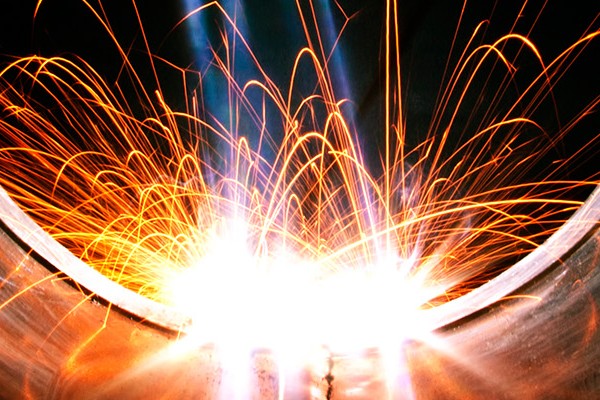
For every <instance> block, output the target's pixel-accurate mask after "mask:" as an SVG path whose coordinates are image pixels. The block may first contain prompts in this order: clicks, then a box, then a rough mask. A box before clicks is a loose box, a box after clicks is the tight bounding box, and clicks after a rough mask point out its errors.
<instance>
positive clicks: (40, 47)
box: [0, 0, 600, 169]
mask: <svg viewBox="0 0 600 400" xmlns="http://www.w3.org/2000/svg"><path fill="white" fill-rule="evenodd" d="M290 2H291V1H290ZM17 3H18V4H17ZM138 3H139V4H138V6H139V8H140V13H141V15H142V19H143V22H144V26H145V29H146V32H147V34H148V36H149V38H150V41H151V46H152V51H153V52H155V53H156V54H158V55H160V56H163V57H166V58H167V59H169V60H171V61H173V62H175V63H176V64H178V65H181V66H185V65H189V64H191V63H193V60H194V57H193V54H192V50H191V48H190V46H189V40H188V39H187V36H186V31H185V29H179V30H176V31H175V32H171V33H170V34H169V31H170V29H171V27H172V26H173V25H174V24H175V23H176V22H177V21H178V20H179V19H180V18H181V17H182V16H183V14H184V12H183V10H182V9H181V7H180V5H179V4H180V2H178V1H164V2H158V1H138ZM244 3H245V4H246V5H247V9H248V10H250V11H249V12H248V24H249V26H250V34H251V36H252V37H251V39H252V42H253V43H254V49H255V51H256V53H257V55H258V57H259V59H260V60H262V62H263V64H264V65H265V67H266V69H267V71H268V72H269V73H270V74H271V75H272V78H274V80H275V81H276V82H277V81H280V82H283V83H286V82H287V77H288V75H289V69H290V67H291V63H292V61H293V56H294V55H295V51H296V50H298V49H300V46H301V45H302V43H303V42H302V41H301V40H300V41H299V40H298V37H297V36H295V35H293V34H290V33H289V32H290V31H291V30H292V27H293V23H292V22H290V23H289V24H288V23H282V21H281V19H277V18H274V17H273V15H275V16H276V15H278V14H281V11H282V10H283V9H282V8H281V7H282V6H281V5H280V2H271V1H268V0H262V1H260V0H251V1H245V2H244ZM316 3H318V2H316ZM340 3H341V4H343V5H345V8H346V10H347V11H348V12H349V13H351V14H352V13H354V12H358V13H357V14H356V16H355V19H354V20H353V21H352V22H351V23H350V25H349V26H348V28H347V31H346V33H345V35H344V37H343V41H342V47H341V48H342V49H343V51H344V54H345V57H346V58H345V59H344V62H345V65H346V67H347V68H348V74H349V77H350V80H351V82H352V83H353V84H352V92H351V97H352V100H353V101H354V102H355V103H356V107H357V112H358V114H357V129H358V130H359V132H367V131H373V130H380V128H377V129H373V127H380V126H381V115H382V109H381V98H382V97H381V94H382V90H381V89H382V76H381V71H382V66H381V65H382V63H381V57H382V56H381V52H382V33H383V29H384V28H383V26H384V24H383V20H382V18H383V10H384V2H382V1H368V2H367V1H360V0H343V1H340ZM462 3H463V2H462V1H457V0H452V1H445V0H430V1H418V0H412V1H402V0H401V1H400V22H401V28H400V30H401V32H400V33H401V37H402V47H401V49H402V50H401V52H402V54H401V59H402V63H403V64H402V72H403V76H404V77H405V78H408V79H406V80H405V82H404V83H405V84H406V82H408V83H409V84H408V86H407V88H408V89H407V91H405V95H406V96H407V98H408V99H409V101H408V102H407V103H406V104H405V106H406V113H407V115H408V118H407V121H408V124H409V128H412V130H413V131H414V132H422V131H425V130H426V129H427V126H428V122H429V120H430V118H431V113H432V109H433V106H434V101H435V98H436V96H437V92H438V88H439V87H440V76H441V73H442V71H443V69H444V67H445V65H446V63H447V61H448V57H447V55H448V49H449V46H450V43H451V39H452V35H453V33H454V29H455V27H456V23H457V21H458V17H459V13H460V8H461V7H462ZM541 3H543V2H541V1H530V2H529V4H530V7H529V8H527V9H526V10H525V12H524V13H523V16H522V18H521V19H520V22H519V24H518V25H517V27H516V31H517V32H519V33H528V28H529V26H530V25H531V23H532V19H533V18H535V17H536V16H537V12H536V11H537V10H538V9H539V4H541ZM582 3H585V5H584V4H582ZM595 3H596V2H593V1H592V2H578V5H577V7H574V6H573V2H569V1H562V0H561V1H552V2H550V5H548V6H547V7H546V9H545V10H544V12H543V13H542V15H541V18H540V19H539V21H538V22H537V25H536V27H535V30H534V31H532V32H531V33H530V34H529V37H530V38H531V39H532V40H533V41H534V42H535V43H536V45H537V46H538V47H539V49H540V51H541V53H542V56H543V57H545V59H546V60H548V61H549V60H551V59H552V57H554V56H556V55H557V54H558V52H559V51H560V50H561V49H564V48H565V47H566V46H568V45H569V44H570V43H572V42H573V41H575V40H576V39H577V38H578V37H579V36H580V35H581V34H582V33H583V31H584V30H585V28H586V27H587V26H588V25H590V23H592V22H593V20H594V16H596V18H597V16H598V14H599V13H600V7H598V5H597V4H595ZM103 4H104V6H105V10H106V12H107V13H108V15H109V19H110V21H111V24H112V26H113V28H114V29H115V31H116V32H117V35H118V37H119V41H120V42H121V43H122V44H125V45H126V46H127V45H128V44H130V43H135V44H134V45H133V48H134V53H136V51H137V53H139V54H140V57H142V53H143V52H142V51H141V50H142V49H141V48H140V47H139V43H140V42H139V40H138V41H137V42H136V41H135V38H136V37H137V35H138V31H137V27H136V23H135V15H134V13H133V10H132V8H131V5H130V4H131V3H130V2H129V1H123V0H107V1H104V2H103ZM520 4H521V1H515V0H503V1H500V2H498V4H497V5H495V4H494V2H493V1H472V2H470V3H469V4H468V7H467V12H466V14H465V17H464V19H463V25H462V30H461V32H462V35H461V36H459V46H464V43H465V41H466V39H467V35H468V34H470V33H471V32H472V30H473V28H474V27H475V24H477V23H478V22H479V21H481V20H483V19H486V18H488V17H490V16H492V23H491V24H490V25H489V27H488V30H487V32H486V35H487V36H486V37H487V38H488V41H491V40H492V39H494V38H497V37H499V36H500V35H501V34H504V33H507V32H508V30H509V27H510V25H511V24H512V22H513V21H514V19H515V18H514V17H515V15H516V14H517V12H518V10H519V5H520ZM34 5H35V0H20V1H19V2H16V1H13V2H11V3H10V4H9V5H5V6H3V7H2V12H1V13H0V54H4V55H17V56H22V55H27V54H31V53H41V54H42V55H46V56H49V55H56V54H66V53H74V54H78V55H79V56H81V57H83V58H84V59H86V60H87V61H89V62H90V63H91V64H92V66H94V67H95V68H96V69H98V70H99V71H100V73H101V74H102V75H103V76H105V77H106V78H107V79H109V80H110V79H114V78H115V77H116V74H117V73H118V71H119V67H120V63H119V58H118V56H117V53H116V52H115V51H114V47H113V46H112V44H111V43H110V40H109V39H108V37H107V36H106V34H105V33H104V32H103V31H102V28H101V27H100V25H99V23H98V22H97V21H96V20H95V19H94V17H93V16H91V14H90V13H89V11H87V10H86V9H85V7H84V6H83V5H82V3H81V1H79V0H45V1H44V3H43V5H42V8H41V10H40V13H39V16H38V19H37V20H36V22H35V26H34V25H33V21H32V18H33V8H34ZM277 5H278V6H277ZM494 5H495V7H494ZM274 7H280V8H279V9H278V8H274ZM338 22H339V21H338ZM594 23H595V27H596V29H597V28H598V25H600V21H595V22H594ZM282 30H288V32H282ZM597 42H598V40H597V41H596V43H595V44H594V46H595V47H594V49H591V51H588V52H587V54H588V56H587V57H588V59H581V60H580V61H579V62H578V65H576V66H575V68H574V70H576V72H575V73H570V74H568V75H567V78H565V81H563V82H564V83H563V84H562V85H561V86H559V87H557V98H558V99H559V104H558V105H559V107H560V109H561V111H562V112H563V115H565V118H566V119H568V118H569V116H572V115H573V113H574V112H575V111H576V110H578V109H580V108H581V107H582V106H583V105H585V104H587V103H588V102H589V101H590V100H591V99H592V98H593V97H594V96H597V95H598V92H599V91H598V88H599V87H600V74H598V73H592V72H593V68H596V67H597V63H596V65H595V66H592V63H589V62H588V61H589V59H590V57H592V56H591V55H590V54H594V53H595V54H596V55H597V54H599V51H598V49H599V48H600V46H598V43H597ZM136 46H137V50H135V49H136ZM290 49H292V50H293V51H291V50H290ZM1 59H3V60H5V61H6V60H8V59H9V58H7V57H6V56H2V58H0V60H1ZM523 63H524V65H521V67H522V68H523V69H525V68H527V67H529V66H530V65H529V66H528V65H527V63H533V60H524V61H523ZM584 89H585V90H584ZM582 91H583V92H584V94H583V95H582V94H581V93H582ZM173 96H174V97H177V93H174V94H173ZM584 96H587V97H584ZM173 102H175V103H176V102H177V99H173ZM581 129H584V130H588V131H595V132H594V133H596V132H597V131H598V118H595V119H594V120H593V121H591V122H588V124H587V125H585V124H584V126H583V127H582V128H581ZM417 136H418V135H417ZM417 136H415V141H418V140H420V138H418V137H417ZM378 137H379V139H378V140H379V141H380V136H378ZM375 142H377V140H376V141H375ZM580 145H581V143H576V142H573V143H572V146H575V147H577V146H580ZM587 168H588V169H589V168H596V169H597V167H595V166H593V165H592V167H589V166H588V167H587Z"/></svg>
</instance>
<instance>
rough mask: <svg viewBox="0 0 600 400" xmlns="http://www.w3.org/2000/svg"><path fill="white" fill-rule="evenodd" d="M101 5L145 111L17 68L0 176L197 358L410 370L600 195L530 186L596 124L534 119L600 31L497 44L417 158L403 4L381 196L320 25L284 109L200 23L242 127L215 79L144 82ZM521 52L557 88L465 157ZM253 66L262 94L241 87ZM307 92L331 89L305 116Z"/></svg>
mask: <svg viewBox="0 0 600 400" xmlns="http://www.w3.org/2000/svg"><path fill="white" fill-rule="evenodd" d="M86 5H88V7H89V8H90V10H91V11H92V12H93V13H95V14H96V16H97V18H98V19H99V21H101V22H102V23H103V25H104V27H105V28H106V29H107V31H108V33H109V34H110V35H111V37H112V38H113V39H114V41H115V46H116V48H117V49H118V51H119V52H120V53H121V56H122V58H123V68H124V70H125V71H126V72H127V74H128V76H129V77H130V78H131V79H130V81H128V85H131V86H132V87H133V88H134V92H135V93H137V96H138V98H137V101H138V103H139V107H138V106H135V107H132V106H131V102H129V101H127V97H126V95H124V94H123V92H124V90H123V89H122V87H121V85H120V84H117V85H116V86H111V85H110V84H108V83H107V82H105V81H104V80H103V79H102V77H101V76H99V75H98V74H97V73H96V72H95V71H94V69H93V68H92V67H91V66H90V65H88V64H87V63H86V62H85V61H83V60H80V59H76V58H74V59H68V58H62V57H53V58H43V57H37V56H31V57H26V58H22V59H19V60H16V61H14V62H13V63H11V64H9V65H8V66H6V67H5V68H4V69H3V70H2V71H0V77H1V79H2V92H1V94H0V104H1V105H2V116H1V118H0V132H1V133H2V137H3V138H2V149H1V151H0V159H1V160H2V163H3V165H8V166H10V167H9V168H4V169H3V170H2V171H1V172H0V183H1V185H2V187H4V188H5V189H6V190H7V191H9V192H10V194H11V196H12V198H13V199H14V200H15V201H16V202H18V204H20V205H21V207H22V208H23V209H24V210H26V211H27V213H28V214H29V215H30V216H32V217H33V218H34V220H35V221H36V222H37V223H38V224H39V225H41V226H42V227H43V228H44V229H45V230H47V231H48V232H49V233H50V234H51V235H52V236H53V237H54V238H55V239H56V240H57V241H59V242H60V243H62V244H63V245H64V246H65V247H67V248H68V249H69V250H70V251H71V252H73V253H74V254H75V255H77V256H78V257H80V258H81V259H82V260H83V261H85V262H86V263H87V264H88V265H89V266H90V267H92V268H94V269H96V270H98V271H100V272H101V273H102V274H103V275H104V276H106V277H107V278H109V279H111V280H114V281H116V282H118V283H119V284H121V285H122V286H124V287H126V288H128V289H131V290H133V291H135V292H137V293H139V294H140V295H143V296H146V297H148V298H150V299H152V300H155V301H156V302H160V303H164V304H166V305H168V306H171V307H173V308H174V309H176V310H177V311H178V312H182V313H183V314H185V315H187V316H189V317H190V318H191V320H192V325H191V326H182V327H181V329H182V331H184V332H185V333H186V334H187V335H188V337H190V338H193V340H194V341H195V342H196V343H198V342H199V343H220V344H221V345H223V346H224V347H227V345H230V346H232V347H236V348H243V350H244V351H249V350H251V349H254V348H270V349H273V350H274V351H276V352H278V353H280V354H285V353H286V352H289V353H293V352H294V351H299V350H298V348H308V347H311V346H312V347H319V346H326V347H327V348H328V349H330V350H332V351H336V352H343V351H360V350H364V349H367V348H376V347H380V348H382V349H395V350H394V351H398V347H399V346H401V343H402V341H403V340H407V339H409V338H420V339H423V338H425V337H426V336H427V335H428V334H429V333H430V332H429V331H430V329H431V328H433V327H432V326H428V325H427V321H426V320H423V321H422V323H421V320H420V319H421V314H420V313H421V311H422V310H423V309H426V308H431V307H435V306H437V305H439V304H442V303H445V302H447V301H449V300H452V299H454V298H456V297H459V296H461V295H462V294H463V293H465V292H468V291H469V290H470V289H472V288H473V287H476V286H477V285H479V284H480V283H482V282H485V281H487V280H489V279H491V278H492V277H493V276H495V275H496V274H497V273H498V271H499V270H501V269H502V268H506V266H507V264H508V263H510V262H512V261H513V260H515V259H518V258H520V257H522V256H523V255H525V254H527V253H528V252H530V251H531V250H533V249H534V248H536V247H537V246H538V245H539V244H540V243H541V242H542V241H543V240H544V239H545V238H546V237H548V236H549V235H550V234H552V232H553V231H554V230H556V229H557V228H558V227H559V226H560V225H561V223H562V222H564V221H565V220H566V218H568V216H569V215H570V214H571V213H572V212H573V210H575V209H576V208H577V207H578V206H579V205H580V204H581V202H580V201H575V200H571V199H570V197H569V193H570V191H572V190H574V189H576V188H579V187H581V186H585V185H589V186H590V187H592V186H594V185H596V184H597V183H598V181H597V175H596V176H595V177H592V178H590V179H589V180H588V181H586V182H580V181H560V180H558V179H556V178H555V175H554V172H550V173H549V174H548V175H547V178H546V179H544V180H542V181H535V182H528V183H519V182H516V183H513V182H514V181H512V179H513V178H512V176H514V175H519V176H520V175H522V171H523V170H524V169H526V167H525V166H526V165H528V164H534V163H535V162H536V161H539V160H541V159H542V157H543V156H544V155H545V153H547V152H548V151H550V150H551V149H552V146H553V145H555V144H556V143H558V142H559V141H560V140H562V139H563V138H564V137H565V136H566V135H567V134H568V133H569V130H570V128H571V127H572V126H573V125H574V124H575V123H577V122H578V120H579V119H581V118H583V117H584V116H585V115H586V114H588V113H591V112H592V111H593V110H595V109H596V108H597V106H598V102H599V100H598V98H596V100H595V101H594V102H592V103H591V104H590V105H589V106H588V107H587V108H586V109H584V110H582V113H581V114H580V115H579V116H577V117H576V118H575V120H574V121H572V124H569V125H567V127H566V128H564V129H562V130H560V131H559V132H552V133H548V132H545V131H544V128H543V127H542V126H541V125H540V124H538V123H537V122H536V121H535V119H534V118H533V111H534V110H535V109H536V107H538V106H539V105H540V104H541V103H542V102H543V101H545V100H547V99H548V98H549V97H550V96H551V88H552V85H553V84H554V82H555V81H556V80H558V79H559V78H560V76H561V75H562V73H563V72H564V69H565V66H567V65H568V64H569V63H570V62H571V61H572V60H573V58H574V57H576V56H577V54H578V53H579V52H580V50H581V49H582V48H583V47H584V46H585V45H586V43H588V42H590V41H592V40H593V39H594V38H596V37H597V36H598V34H599V32H597V31H593V32H587V33H586V34H585V35H584V36H582V38H581V39H580V40H579V41H578V42H576V43H574V44H573V45H572V46H571V47H569V48H568V49H566V50H565V51H564V52H563V53H562V54H560V55H559V56H558V58H556V59H555V60H553V61H550V62H547V61H545V60H544V59H543V57H542V55H541V54H539V53H538V51H537V50H536V48H535V46H534V44H533V43H531V42H530V41H529V40H528V39H527V38H526V37H524V36H521V35H518V34H516V33H510V34H508V35H506V36H503V37H500V38H498V39H497V40H494V41H492V42H490V43H485V44H480V45H478V44H475V43H477V42H479V41H480V40H481V39H482V37H481V33H480V32H479V29H480V28H478V30H477V31H475V32H474V33H473V36H472V38H471V41H470V42H469V44H468V46H467V47H466V49H465V51H464V53H463V54H462V55H461V56H460V58H459V62H458V66H457V68H456V69H455V70H454V71H453V72H452V74H450V76H449V77H448V78H447V81H446V83H447V84H446V86H445V87H446V89H445V90H444V91H443V92H442V93H441V96H440V103H439V104H440V108H439V109H438V111H437V113H436V114H435V115H434V116H433V120H432V124H431V131H430V132H429V134H428V136H427V138H426V140H424V141H423V142H422V143H421V144H419V145H417V146H415V147H414V148H408V146H407V140H406V135H408V133H407V132H406V131H405V121H404V114H403V110H402V104H401V102H400V101H398V99H401V98H402V93H401V85H400V71H399V60H398V59H396V57H398V53H399V50H398V46H399V43H398V30H399V28H398V25H397V18H396V15H395V13H396V7H397V6H398V5H397V4H396V2H393V1H390V2H388V5H387V22H386V37H385V40H386V46H385V50H386V53H385V54H386V55H385V58H386V59H385V61H384V62H385V66H386V68H387V71H386V74H385V76H386V84H385V88H386V101H385V127H386V132H385V143H386V144H385V149H384V151H383V152H382V156H381V158H382V165H383V166H382V169H383V174H382V176H381V177H377V176H374V175H373V174H372V173H371V172H370V170H369V168H368V167H367V166H366V163H365V161H364V155H363V154H362V153H361V149H360V147H359V145H358V141H357V139H356V134H355V132H352V129H351V128H350V126H349V124H348V123H347V122H346V121H347V119H346V115H347V111H346V110H347V100H345V99H339V98H338V97H337V96H336V95H335V92H334V88H333V87H332V85H331V82H332V78H331V70H330V69H329V64H328V60H329V59H330V53H331V52H334V50H335V49H333V48H332V49H324V48H323V47H322V46H321V45H322V43H321V42H319V40H318V35H316V37H315V35H314V34H313V33H311V32H312V29H313V28H314V26H315V25H316V21H307V20H305V19H302V24H303V27H304V29H305V31H306V35H307V47H306V48H305V49H303V50H302V51H301V52H300V53H299V54H298V55H297V57H296V63H295V64H294V69H293V70H292V72H291V80H290V82H289V83H288V84H287V86H285V87H287V90H285V89H282V88H281V87H280V86H278V85H276V84H275V82H273V81H272V80H271V79H270V78H269V77H268V76H267V74H266V73H265V72H264V70H263V69H262V67H261V64H260V62H259V60H258V59H257V58H256V56H255V55H254V53H252V51H251V48H250V46H249V45H248V44H247V43H246V41H245V38H244V36H243V35H242V34H241V32H240V30H239V29H238V25H236V19H235V17H234V16H229V15H228V14H227V13H226V12H225V10H224V8H222V7H221V6H220V5H219V4H218V3H216V2H214V3H210V4H207V5H205V6H202V7H200V8H198V9H196V10H193V11H192V12H191V13H190V15H189V16H188V17H187V18H188V19H189V18H191V17H192V16H193V15H196V14H200V13H202V12H205V11H206V10H207V9H212V10H217V11H218V12H219V13H220V15H221V17H222V18H223V19H224V21H225V22H226V23H225V26H226V29H225V31H224V33H223V37H222V42H223V43H222V47H221V48H220V49H214V52H213V54H212V59H211V61H212V67H211V70H210V71H211V72H210V73H211V74H213V75H214V74H216V73H218V74H219V76H220V78H219V79H223V80H224V81H225V82H226V84H227V85H226V86H227V92H226V93H224V94H223V103H224V104H226V105H227V108H226V109H227V112H226V115H225V117H224V119H223V117H222V115H221V114H220V113H217V112H215V113H214V114H213V115H210V114H208V113H207V110H205V109H203V97H202V96H201V94H200V93H201V89H202V85H203V84H204V83H203V82H204V79H205V77H206V76H208V73H207V71H200V72H194V71H191V70H187V69H184V68H179V67H177V66H174V65H172V64H169V63H168V62H167V61H166V60H162V59H159V58H154V57H152V56H150V58H149V64H150V65H151V67H152V71H153V72H154V74H155V75H156V76H157V78H156V82H153V83H152V84H151V85H148V86H147V85H145V84H143V83H142V78H141V77H140V76H139V75H138V73H137V72H136V69H135V68H134V66H133V63H132V62H131V61H130V59H129V56H128V53H127V51H126V50H125V49H124V48H122V47H121V45H120V44H119V43H118V40H117V38H116V37H115V35H114V34H113V32H112V31H111V29H110V24H109V21H107V20H105V17H104V16H103V14H102V12H100V10H99V9H95V8H94V7H93V6H91V5H89V4H88V3H86ZM298 7H299V8H301V7H300V5H298ZM311 7H312V5H311ZM340 12H343V10H340ZM348 18H349V17H348ZM183 23H185V21H182V24H183ZM311 24H312V25H311ZM341 34H343V32H342V33H341ZM513 43H516V46H517V47H518V48H519V50H518V52H517V56H518V55H520V54H521V53H527V54H529V55H530V56H531V57H534V58H535V59H536V60H538V62H539V66H538V68H539V69H538V72H537V75H536V76H535V77H534V78H532V79H531V80H530V81H529V83H528V84H527V85H526V86H525V88H524V90H522V91H521V92H520V94H519V96H518V97H517V99H516V101H515V103H514V105H513V106H511V107H509V108H508V109H507V110H506V111H504V112H502V113H494V115H492V114H493V113H492V112H490V113H487V114H486V115H485V116H484V118H483V120H482V121H478V122H477V123H476V124H470V125H469V131H468V132H463V134H462V135H461V139H460V140H459V141H458V144H457V143H456V142H455V141H454V140H452V139H451V138H450V137H451V134H452V132H454V131H456V130H459V128H457V127H456V126H457V125H458V124H459V121H458V117H457V113H458V111H459V110H460V109H461V107H463V103H464V102H466V100H465V96H466V95H467V93H468V92H469V90H472V85H474V83H473V82H474V81H475V80H476V79H477V78H478V76H479V75H481V74H483V73H486V72H488V73H489V70H486V68H490V67H488V64H490V63H491V64H493V67H491V70H493V71H494V72H495V73H497V72H498V71H503V72H502V73H503V77H504V78H503V79H504V80H503V81H502V83H501V84H500V87H499V89H498V93H499V95H498V96H497V97H496V98H494V101H493V103H492V104H490V105H489V110H496V108H497V106H498V104H500V103H501V102H502V93H504V92H505V91H506V90H507V88H508V87H510V85H511V84H512V83H513V78H514V75H515V73H516V72H515V71H516V70H515V63H516V62H517V61H516V59H517V56H515V55H514V54H513V53H511V54H513V55H512V56H511V55H509V54H507V53H508V52H507V51H506V48H507V46H508V45H509V44H513ZM239 51H243V52H244V53H245V57H246V61H247V60H251V64H252V65H251V67H252V69H253V70H255V71H256V76H255V77H253V78H251V79H247V80H244V81H240V79H239V77H238V74H237V72H236V68H235V67H236V64H235V60H234V58H235V57H234V55H236V54H238V52H239ZM511 57H512V58H511ZM306 64H309V65H310V66H311V69H312V73H311V75H310V76H307V75H306V68H305V65H306ZM156 65H161V67H162V66H164V65H168V66H169V68H171V69H172V70H174V71H176V72H177V73H178V74H180V76H181V80H182V86H183V88H184V92H185V93H189V94H190V95H189V97H186V109H185V110H177V111H176V110H173V109H171V108H170V107H169V105H168V104H167V103H166V101H165V100H164V99H163V95H162V91H161V90H160V87H161V85H160V80H159V79H158V74H157V72H156V71H157V67H156ZM303 65H304V67H302V66H303ZM300 72H301V73H302V74H303V75H302V76H297V75H298V74H299V73H300ZM396 74H397V76H396ZM213 75H211V76H213ZM299 80H303V81H306V80H308V81H310V82H311V83H312V84H314V88H315V89H314V91H313V92H312V93H311V94H310V95H308V96H302V97H301V98H299V97H298V96H297V95H296V92H295V87H296V85H297V84H298V81H299ZM194 85H198V86H194ZM150 87H156V90H155V91H153V92H151V89H150ZM186 96H187V94H186ZM132 108H135V109H138V108H139V109H142V110H143V112H142V114H143V116H142V117H140V116H139V112H137V111H134V110H132ZM209 111H210V110H209ZM274 121H280V123H279V124H275V122H274ZM473 126H477V127H476V128H473ZM461 132H462V131H461ZM540 137H542V138H552V139H551V141H550V142H549V143H541V141H540V139H539V138H540ZM590 146H591V145H590ZM523 154H525V156H522V155H523ZM571 160H572V159H566V160H563V161H559V162H558V163H557V164H556V165H555V166H553V168H554V169H553V171H558V170H560V168H564V166H565V165H566V164H568V162H570V161H571ZM595 173H597V171H596V172H595ZM389 369H390V370H392V369H393V368H392V367H390V368H389Z"/></svg>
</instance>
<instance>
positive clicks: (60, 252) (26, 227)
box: [0, 186, 191, 332]
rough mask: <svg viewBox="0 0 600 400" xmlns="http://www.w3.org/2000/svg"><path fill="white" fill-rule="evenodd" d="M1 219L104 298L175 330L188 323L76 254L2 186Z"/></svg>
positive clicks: (88, 288) (149, 320)
mask: <svg viewBox="0 0 600 400" xmlns="http://www.w3.org/2000/svg"><path fill="white" fill-rule="evenodd" d="M0 220H2V222H3V223H4V224H5V225H6V226H7V227H8V228H9V229H10V230H11V232H12V233H13V234H14V235H15V236H16V237H18V238H19V239H20V240H21V241H23V243H25V244H26V245H27V246H29V248H30V249H31V250H33V251H34V252H35V253H36V254H38V255H39V256H40V257H42V258H43V259H44V260H46V261H47V262H49V263H50V264H51V265H54V266H55V267H56V268H58V269H59V270H60V271H61V272H63V273H64V274H66V275H67V276H68V277H69V278H71V279H73V280H74V281H75V282H77V284H79V285H80V286H82V287H84V288H85V289H87V290H89V291H90V292H92V293H94V294H96V295H98V296H99V297H100V298H102V299H104V300H106V301H107V302H109V303H111V304H114V305H115V306H117V307H119V308H121V309H123V310H125V311H127V312H129V313H131V314H133V315H135V316H137V317H139V318H141V319H143V320H146V321H148V322H150V323H153V324H156V325H158V326H162V327H165V328H167V329H171V330H173V331H176V332H177V331H181V330H183V329H184V328H185V327H186V326H188V325H190V323H191V320H190V318H188V317H186V316H185V315H183V314H181V313H180V312H178V311H177V310H175V309H173V308H172V307H169V306H166V305H163V304H160V303H157V302H155V301H152V300H150V299H148V298H146V297H144V296H142V295H139V294H137V293H135V292H133V291H131V290H129V289H127V288H124V287H123V286H121V285H119V284H118V283H116V282H114V281H112V280H110V279H108V278H107V277H105V276H104V275H102V274H101V273H100V272H98V271H96V270H95V269H93V268H91V267H90V266H88V265H87V264H86V263H84V262H83V261H81V260H80V259H79V258H77V257H75V256H74V255H73V253H71V252H70V251H69V250H67V249H66V248H65V247H64V246H62V245H61V244H60V243H58V242H57V241H56V240H55V239H53V238H52V237H51V236H50V235H49V234H48V233H47V232H45V231H44V230H43V229H42V228H41V227H40V226H39V225H37V224H36V223H35V222H34V221H33V220H32V219H31V217H29V216H28V215H27V214H26V213H25V212H24V211H23V210H21V209H20V208H19V206H18V205H17V204H16V203H15V202H14V201H13V200H12V199H11V198H10V196H9V195H8V193H7V192H6V191H5V190H4V188H2V187H1V186H0Z"/></svg>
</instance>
